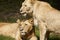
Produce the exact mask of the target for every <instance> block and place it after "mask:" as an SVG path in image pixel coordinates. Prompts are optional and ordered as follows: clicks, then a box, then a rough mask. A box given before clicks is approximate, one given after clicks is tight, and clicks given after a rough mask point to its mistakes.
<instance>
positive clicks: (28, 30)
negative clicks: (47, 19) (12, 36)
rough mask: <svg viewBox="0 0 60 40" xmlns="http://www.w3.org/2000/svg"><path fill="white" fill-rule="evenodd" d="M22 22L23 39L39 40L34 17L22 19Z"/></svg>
mask: <svg viewBox="0 0 60 40" xmlns="http://www.w3.org/2000/svg"><path fill="white" fill-rule="evenodd" d="M20 24H21V25H20V27H21V33H22V34H23V36H22V38H23V40H37V37H36V35H35V29H34V26H33V19H32V18H31V19H28V20H25V21H21V23H20ZM22 28H23V29H22Z"/></svg>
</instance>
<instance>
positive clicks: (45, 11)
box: [20, 0, 60, 40]
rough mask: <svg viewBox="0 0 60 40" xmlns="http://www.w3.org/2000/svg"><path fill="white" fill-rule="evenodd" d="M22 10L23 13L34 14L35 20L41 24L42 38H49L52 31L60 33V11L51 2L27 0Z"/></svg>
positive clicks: (42, 39) (41, 39)
mask: <svg viewBox="0 0 60 40" xmlns="http://www.w3.org/2000/svg"><path fill="white" fill-rule="evenodd" d="M20 12H21V13H22V14H23V13H25V14H31V13H32V14H33V18H34V20H36V21H37V22H36V23H37V24H38V25H39V31H40V40H44V39H45V40H47V39H48V36H49V34H50V33H51V32H54V33H60V11H58V10H56V9H54V8H53V7H51V5H50V4H49V3H47V2H42V1H38V0H25V1H24V2H23V3H22V7H21V8H20ZM34 24H35V23H34Z"/></svg>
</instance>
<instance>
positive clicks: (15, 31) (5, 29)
mask: <svg viewBox="0 0 60 40" xmlns="http://www.w3.org/2000/svg"><path fill="white" fill-rule="evenodd" d="M0 35H4V36H11V37H13V38H15V39H16V40H22V39H21V37H20V29H19V24H18V23H0Z"/></svg>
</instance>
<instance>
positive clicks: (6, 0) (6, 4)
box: [0, 0, 60, 40]
mask: <svg viewBox="0 0 60 40" xmlns="http://www.w3.org/2000/svg"><path fill="white" fill-rule="evenodd" d="M23 1H24V0H0V22H16V20H17V19H18V18H19V19H22V18H24V17H22V16H21V15H20V11H19V10H20V7H21V4H22V2H23ZM41 1H45V2H48V3H50V4H51V6H52V7H54V8H55V9H57V10H60V0H41ZM36 35H37V36H38V37H39V33H38V28H37V29H36ZM0 40H13V38H11V37H6V36H3V35H0ZM49 40H60V37H56V35H54V36H50V38H49Z"/></svg>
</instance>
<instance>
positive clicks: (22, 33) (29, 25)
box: [0, 19, 37, 40]
mask: <svg viewBox="0 0 60 40" xmlns="http://www.w3.org/2000/svg"><path fill="white" fill-rule="evenodd" d="M33 29H34V27H33V19H29V20H25V21H20V20H19V19H18V20H17V23H0V35H4V36H11V37H13V38H15V39H16V40H22V38H23V39H27V40H28V39H29V40H37V38H36V36H35V34H34V33H35V32H34V30H33Z"/></svg>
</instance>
